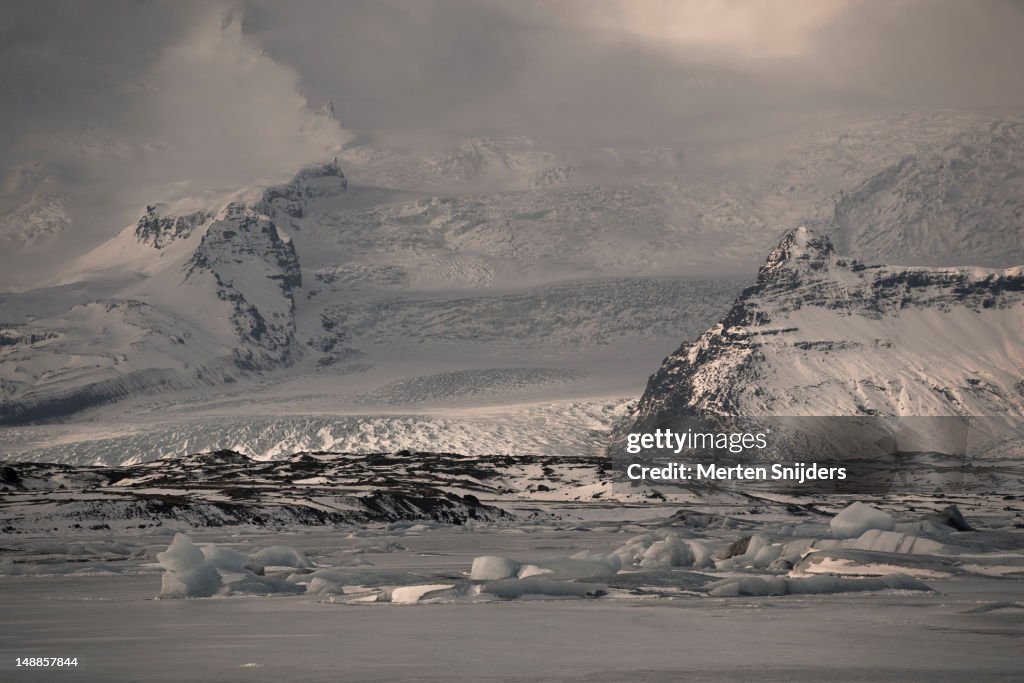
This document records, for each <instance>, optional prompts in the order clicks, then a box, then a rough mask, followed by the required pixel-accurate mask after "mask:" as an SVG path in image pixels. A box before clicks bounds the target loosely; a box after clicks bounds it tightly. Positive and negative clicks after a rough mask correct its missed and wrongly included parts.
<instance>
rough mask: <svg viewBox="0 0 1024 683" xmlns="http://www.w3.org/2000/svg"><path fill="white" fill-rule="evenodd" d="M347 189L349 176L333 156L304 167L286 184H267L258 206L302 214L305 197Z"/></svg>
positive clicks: (271, 211)
mask: <svg viewBox="0 0 1024 683" xmlns="http://www.w3.org/2000/svg"><path fill="white" fill-rule="evenodd" d="M347 189H348V179H347V178H345V174H344V173H342V171H341V167H340V166H339V165H338V160H337V159H335V160H334V161H332V162H330V163H328V164H318V165H314V166H307V167H306V168H303V169H302V170H300V171H299V172H298V173H297V174H296V175H295V177H294V178H293V179H292V181H291V182H290V183H288V184H286V185H275V186H273V187H269V188H267V189H266V191H264V193H263V200H262V202H261V204H260V206H259V209H260V210H261V211H262V212H263V213H266V214H268V215H271V216H272V215H274V214H275V213H276V212H278V211H279V212H281V213H284V214H285V215H287V216H291V217H292V218H302V216H303V215H304V207H305V204H306V202H307V201H309V200H311V199H320V198H326V197H334V196H337V195H339V194H341V193H342V192H344V191H345V190H347Z"/></svg>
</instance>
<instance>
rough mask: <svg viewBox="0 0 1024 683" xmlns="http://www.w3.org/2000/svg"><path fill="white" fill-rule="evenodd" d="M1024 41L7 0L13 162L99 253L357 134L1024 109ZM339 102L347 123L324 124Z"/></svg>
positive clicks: (691, 131)
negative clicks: (159, 211) (164, 213)
mask: <svg viewBox="0 0 1024 683" xmlns="http://www.w3.org/2000/svg"><path fill="white" fill-rule="evenodd" d="M225 17H233V18H234V21H228V20H225ZM1022 34H1024V6H1022V4H1021V3H1020V2H1014V1H1011V0H980V1H976V2H970V3H966V2H960V1H959V0H897V1H893V2H881V1H877V2H876V1H873V0H799V1H798V0H794V1H793V2H785V3H779V2H768V1H767V0H734V1H733V2H721V1H719V0H672V1H669V0H618V1H615V0H604V1H598V0H564V1H563V2H546V1H542V0H518V1H517V0H505V1H499V0H415V1H413V0H372V1H371V0H350V1H348V2H335V1H333V0H299V1H296V2H288V3H282V2H276V1H274V0H248V1H246V2H242V3H240V4H237V5H234V6H223V7H221V6H211V5H210V4H209V3H201V2H145V1H133V0H112V1H108V2H103V3H80V2H70V1H60V2H54V1H51V2H46V1H42V2H34V3H9V4H8V5H7V6H6V7H5V12H4V14H3V15H2V17H0V95H2V96H3V99H4V107H2V108H0V129H2V130H3V131H4V132H3V135H4V139H3V140H2V143H3V144H2V145H0V168H2V169H5V170H6V171H10V170H11V169H15V172H16V174H17V175H18V178H25V177H35V175H36V174H37V167H36V166H32V167H31V168H32V170H31V173H27V172H25V168H26V167H25V164H42V166H41V167H40V168H44V169H45V170H44V171H40V172H39V174H40V175H41V176H42V175H45V176H46V177H47V181H46V182H47V183H49V185H48V186H47V187H50V186H52V185H54V184H55V183H56V184H57V185H60V186H61V187H62V188H63V191H65V192H66V193H67V194H68V195H69V196H70V197H71V199H70V200H69V201H71V203H72V204H74V205H75V206H76V207H78V208H77V209H76V210H77V211H78V213H76V215H75V220H74V221H72V224H73V229H74V233H75V236H76V239H78V240H80V241H83V242H88V241H90V240H92V241H93V242H95V241H96V240H98V239H101V238H103V237H106V236H109V235H111V234H113V232H115V231H116V230H117V229H118V228H120V227H121V226H123V225H125V224H127V223H126V222H127V221H130V220H132V219H133V218H134V216H135V215H136V214H137V213H138V210H139V207H140V206H141V205H142V204H143V203H146V202H151V201H158V200H165V199H173V198H175V197H176V196H185V195H188V194H194V193H196V192H199V191H204V190H205V191H208V190H210V189H217V188H220V189H230V188H232V187H235V186H238V185H244V184H248V183H254V182H261V181H262V180H266V179H268V178H270V177H272V176H275V175H277V176H280V175H285V174H287V173H289V172H290V171H291V170H292V169H294V168H295V167H296V166H299V165H301V164H302V163H305V162H307V161H311V160H313V159H314V158H322V157H324V156H328V155H329V154H330V153H331V151H332V150H334V149H336V148H337V147H338V146H339V145H342V144H345V142H346V141H347V140H349V139H350V137H351V135H350V133H348V132H347V131H353V132H354V133H356V134H360V135H362V136H369V137H372V138H376V139H377V140H379V141H384V142H400V143H403V144H410V145H421V146H434V147H437V146H441V145H444V144H448V143H450V142H451V141H453V140H455V139H459V138H464V137H470V136H479V135H492V134H507V133H512V134H526V135H530V136H532V137H535V138H539V139H542V140H547V141H552V140H554V141H559V142H564V143H566V144H570V143H585V144H593V145H601V146H613V145H617V144H624V143H634V142H635V143H640V144H681V145H686V144H702V145H707V144H714V143H716V142H737V141H738V142H748V143H749V142H751V141H754V142H756V141H757V140H758V138H759V136H762V137H767V136H768V135H770V134H771V133H772V132H773V131H776V130H779V129H784V128H786V127H787V126H790V127H798V126H801V125H806V123H805V122H806V121H807V120H808V118H809V117H811V118H813V116H814V115H815V114H816V113H817V112H822V111H826V110H827V111H832V112H835V111H837V110H838V111H861V110H883V109H885V110H891V109H894V108H919V107H968V108H973V107H983V106H1008V107H1019V106H1024V83H1022V77H1021V72H1020V69H1019V65H1020V64H1022V63H1024V41H1020V40H1019V36H1020V35H1022ZM328 99H331V100H333V101H334V102H335V104H336V109H337V111H338V115H339V117H340V119H341V122H342V125H338V124H337V123H333V122H330V121H326V120H324V119H323V118H322V117H318V116H316V115H315V114H314V113H313V112H312V109H313V108H315V107H319V106H320V105H322V104H323V103H324V102H326V101H327V100H328ZM342 126H343V127H344V128H343V127H342ZM17 169H21V170H20V171H18V170H17ZM20 183H21V181H20V180H19V184H18V185H17V186H18V187H19V190H18V191H19V192H20V191H22V190H21V189H20V188H22V185H21V184H20ZM7 186H11V185H10V183H8V184H7ZM7 200H11V198H10V197H7V198H5V201H7ZM12 201H13V200H12ZM82 207H85V208H87V209H88V210H82ZM76 239H72V240H65V243H66V244H70V245H73V246H71V247H68V248H69V249H72V248H78V245H76V244H75V243H76ZM23 261H24V263H27V264H31V259H30V258H26V259H23Z"/></svg>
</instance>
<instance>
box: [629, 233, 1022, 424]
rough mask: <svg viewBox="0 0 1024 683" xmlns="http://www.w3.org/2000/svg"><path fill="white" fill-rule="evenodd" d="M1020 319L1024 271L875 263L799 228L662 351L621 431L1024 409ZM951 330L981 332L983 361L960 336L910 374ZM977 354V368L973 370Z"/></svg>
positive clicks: (979, 352)
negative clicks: (730, 295) (715, 316)
mask: <svg viewBox="0 0 1024 683" xmlns="http://www.w3.org/2000/svg"><path fill="white" fill-rule="evenodd" d="M1021 317H1024V269H1021V268H1011V269H1007V270H1002V271H986V270H983V269H976V268H904V267H890V266H869V265H865V264H863V263H860V262H859V261H856V260H852V259H846V258H843V257H840V256H837V255H836V254H835V252H834V249H833V247H832V244H831V242H830V241H829V240H828V239H827V238H826V237H823V236H821V235H817V234H815V233H813V232H811V231H810V230H807V229H805V228H799V229H796V230H794V231H792V232H790V233H789V234H787V235H786V236H785V237H784V238H783V239H782V240H781V242H780V243H779V244H778V246H777V247H775V249H773V250H772V252H771V253H770V254H769V255H768V257H767V259H766V260H765V263H764V265H763V266H762V267H761V268H760V270H759V272H758V277H757V281H756V282H755V283H754V284H753V285H752V286H750V287H748V288H747V289H745V290H744V291H743V292H742V293H741V294H740V296H739V298H738V299H737V300H736V302H735V303H734V305H733V306H732V308H731V309H730V311H729V312H728V313H727V314H726V316H725V317H724V318H723V319H722V320H721V322H719V323H718V324H717V325H715V326H714V327H712V328H711V329H709V330H708V331H707V332H705V333H704V334H703V335H701V336H700V337H699V338H698V339H697V340H696V341H693V342H686V343H684V344H683V345H682V346H680V348H679V349H678V350H677V351H676V352H675V353H673V354H672V355H671V356H669V357H668V358H666V359H665V361H664V362H663V364H662V366H661V368H660V369H659V370H658V371H657V372H656V373H655V374H654V375H653V376H651V378H650V380H649V381H648V384H647V388H646V391H645V392H644V395H643V397H642V398H641V400H640V402H639V404H638V405H637V408H636V410H635V411H634V414H633V415H632V416H631V418H630V419H629V420H628V421H627V422H626V423H625V424H624V425H623V426H622V427H621V428H620V429H619V430H617V437H621V436H622V435H623V434H625V433H627V432H637V431H653V430H655V429H658V428H667V427H673V426H676V425H678V424H680V421H681V420H682V419H684V418H686V417H692V416H734V415H773V414H774V415H786V414H797V415H800V414H804V415H814V414H818V415H832V414H862V415H864V414H867V415H870V414H878V413H881V414H890V415H892V414H909V415H913V414H1000V413H1003V412H1009V413H1011V414H1019V413H1021V412H1022V411H1024V403H1022V402H1021V400H1020V398H1021V397H1020V396H1019V395H1018V394H1017V393H1016V392H1015V391H1014V389H1013V382H1014V381H1015V380H1013V377H1017V378H1018V380H1016V381H1019V377H1020V375H1021V373H1022V372H1024V368H1020V367H1017V365H1016V361H1015V360H1014V356H1013V355H1012V354H1007V352H1006V351H1005V349H1006V348H1008V347H1007V344H1011V345H1012V342H1011V340H1009V339H1006V338H1005V335H1006V334H1007V330H1009V329H1011V328H1012V327H1013V326H1014V325H1019V319H1020V318H1021ZM922 321H923V322H922ZM1014 321H1018V322H1014ZM947 324H948V327H949V329H950V330H953V331H954V332H955V333H957V334H961V333H963V334H968V335H974V336H976V337H977V344H975V345H974V347H972V348H970V349H968V350H967V353H969V354H972V355H971V358H972V360H970V361H968V360H966V359H964V358H962V357H961V356H963V355H964V353H965V350H964V349H962V348H958V341H959V340H957V339H951V340H950V341H949V344H948V349H939V350H938V351H935V350H934V349H931V347H927V348H929V350H932V351H933V352H934V353H941V354H946V353H947V352H948V357H945V356H938V357H936V358H935V359H934V361H933V362H930V363H929V364H928V367H927V368H922V369H920V370H915V371H914V372H911V371H910V370H908V369H907V364H908V360H909V361H913V359H914V358H915V357H916V356H915V354H916V352H917V351H918V349H917V346H916V345H917V344H918V342H924V343H929V342H934V335H935V334H936V330H937V329H942V328H943V325H947ZM883 334H884V335H887V336H884V337H883V336H881V335H883ZM986 345H988V346H989V347H990V348H988V349H986V348H983V347H984V346H986ZM923 348H926V347H925V346H922V349H923ZM987 351H990V352H991V353H987ZM1000 354H1001V355H1000ZM975 356H976V357H977V358H978V363H977V364H978V365H982V364H984V366H985V367H986V372H985V373H983V374H981V375H979V376H971V375H970V374H969V373H968V371H967V370H964V369H963V368H964V367H969V366H970V365H973V364H974V361H973V358H974V357H975ZM951 359H952V360H951ZM890 370H891V371H890ZM900 373H903V375H901V374H900ZM1004 385H1005V386H1004ZM982 386H984V387H985V390H984V392H983V391H982V390H981V389H979V387H982ZM983 393H984V394H986V395H985V396H984V397H982V394H983ZM800 401H803V402H800ZM814 411H816V412H814ZM613 441H614V439H613Z"/></svg>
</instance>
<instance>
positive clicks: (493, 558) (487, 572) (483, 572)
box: [469, 555, 519, 581]
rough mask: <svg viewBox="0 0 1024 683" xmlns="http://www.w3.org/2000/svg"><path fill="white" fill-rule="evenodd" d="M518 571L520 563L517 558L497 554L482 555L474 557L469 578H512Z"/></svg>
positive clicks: (484, 579) (488, 579)
mask: <svg viewBox="0 0 1024 683" xmlns="http://www.w3.org/2000/svg"><path fill="white" fill-rule="evenodd" d="M518 571H519V563H518V562H516V561H515V560H510V559H509V558H507V557H499V556H497V555H482V556H481V557H477V558H474V559H473V567H472V569H470V572H469V578H471V579H473V580H474V581H493V580H496V579H510V578H512V577H514V576H515V575H516V573H517V572H518Z"/></svg>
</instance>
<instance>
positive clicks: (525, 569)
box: [516, 564, 555, 579]
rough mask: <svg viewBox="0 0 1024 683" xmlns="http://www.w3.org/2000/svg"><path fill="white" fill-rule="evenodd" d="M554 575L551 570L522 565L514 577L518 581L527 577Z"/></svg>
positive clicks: (532, 565)
mask: <svg viewBox="0 0 1024 683" xmlns="http://www.w3.org/2000/svg"><path fill="white" fill-rule="evenodd" d="M554 573H555V572H554V571H552V570H551V569H545V568H543V567H538V566H537V565H535V564H524V565H523V566H521V567H520V568H519V571H518V572H517V573H516V577H517V578H520V579H525V578H528V577H531V576H544V575H545V574H554Z"/></svg>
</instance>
